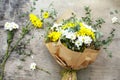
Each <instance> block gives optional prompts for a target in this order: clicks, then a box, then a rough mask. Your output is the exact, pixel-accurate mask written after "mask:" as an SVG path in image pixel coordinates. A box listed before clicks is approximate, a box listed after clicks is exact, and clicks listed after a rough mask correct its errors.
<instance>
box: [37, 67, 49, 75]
mask: <svg viewBox="0 0 120 80" xmlns="http://www.w3.org/2000/svg"><path fill="white" fill-rule="evenodd" d="M36 68H37V69H38V70H41V71H43V72H46V73H47V74H49V75H51V73H50V72H49V71H46V70H44V69H42V68H39V67H36Z"/></svg>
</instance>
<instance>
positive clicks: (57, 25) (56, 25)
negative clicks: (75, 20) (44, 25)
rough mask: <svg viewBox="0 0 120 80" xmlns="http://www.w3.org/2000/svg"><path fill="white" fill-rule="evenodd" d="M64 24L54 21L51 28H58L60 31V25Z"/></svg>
mask: <svg viewBox="0 0 120 80" xmlns="http://www.w3.org/2000/svg"><path fill="white" fill-rule="evenodd" d="M61 25H62V24H57V23H54V24H53V26H52V27H51V30H54V29H56V30H57V31H60V28H59V26H61Z"/></svg>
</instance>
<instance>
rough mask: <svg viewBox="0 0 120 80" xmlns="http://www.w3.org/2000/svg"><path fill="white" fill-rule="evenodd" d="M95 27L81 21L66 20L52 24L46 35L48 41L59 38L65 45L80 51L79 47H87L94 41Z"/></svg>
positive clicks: (55, 40) (54, 40)
mask: <svg viewBox="0 0 120 80" xmlns="http://www.w3.org/2000/svg"><path fill="white" fill-rule="evenodd" d="M95 31H96V30H95V29H93V28H92V27H91V26H88V25H87V24H85V23H84V22H82V21H79V20H76V21H67V20H66V22H63V23H62V24H56V23H55V24H53V26H52V27H51V28H50V30H49V32H48V35H47V37H48V38H49V40H50V42H57V41H58V40H60V41H61V42H62V43H63V44H64V45H65V46H67V47H68V48H70V49H72V50H74V51H81V48H83V47H88V46H90V45H91V44H92V42H94V41H95Z"/></svg>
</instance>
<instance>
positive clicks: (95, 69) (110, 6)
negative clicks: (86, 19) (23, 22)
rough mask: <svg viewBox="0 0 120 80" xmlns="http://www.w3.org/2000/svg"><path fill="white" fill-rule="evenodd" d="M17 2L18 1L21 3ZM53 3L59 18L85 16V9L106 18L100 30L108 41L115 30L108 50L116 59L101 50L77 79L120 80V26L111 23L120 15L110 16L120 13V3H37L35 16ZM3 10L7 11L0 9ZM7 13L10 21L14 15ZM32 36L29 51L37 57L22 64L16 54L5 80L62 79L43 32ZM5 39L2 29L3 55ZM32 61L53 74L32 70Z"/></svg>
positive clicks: (109, 0) (81, 0) (104, 0)
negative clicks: (71, 12)
mask: <svg viewBox="0 0 120 80" xmlns="http://www.w3.org/2000/svg"><path fill="white" fill-rule="evenodd" d="M6 1H12V0H6ZM15 1H16V2H17V1H18V2H19V0H15ZM52 1H54V2H53V4H54V7H55V8H56V9H57V11H58V12H59V16H60V15H61V14H62V13H63V12H64V11H65V10H66V9H72V10H74V11H75V12H76V13H77V15H79V16H83V14H84V6H90V8H91V9H92V13H93V17H94V18H96V17H103V18H104V19H105V21H106V23H105V24H104V25H103V27H102V29H101V31H103V32H104V34H105V38H106V37H107V36H108V33H109V32H110V31H111V29H112V28H115V29H116V32H115V34H116V35H115V39H114V41H113V42H112V44H111V45H110V46H109V47H108V49H109V50H111V51H112V53H113V54H112V55H113V57H112V58H109V57H108V55H107V53H106V52H104V51H103V50H101V51H100V55H99V56H98V58H97V60H96V61H95V63H93V64H91V65H90V66H89V67H88V68H86V69H83V70H80V71H78V80H120V26H119V25H113V24H112V23H111V18H112V17H113V16H117V17H118V18H119V20H120V12H119V14H115V15H110V12H111V11H114V10H119V11H120V0H38V2H37V5H36V8H37V10H36V11H35V13H38V11H39V10H40V8H46V7H48V5H49V4H50V3H51V2H52ZM7 3H8V2H7ZM26 3H29V2H26ZM16 4H17V3H16ZM26 5H27V4H25V6H26ZM25 6H24V7H21V10H26V7H28V5H27V6H26V7H25ZM7 8H8V9H6V10H7V12H9V7H7ZM13 8H16V7H13ZM1 9H4V8H2V7H1ZM10 10H11V8H10ZM12 11H13V10H12ZM3 12H5V11H3ZM7 12H5V13H6V14H5V19H6V20H10V19H9V18H11V17H12V16H10V14H8V13H7ZM3 20H4V19H1V20H0V22H2V21H3ZM3 22H4V21H3ZM2 24H3V23H2ZM31 33H32V35H34V36H35V37H34V38H33V39H32V40H31V41H30V45H29V46H30V47H29V48H31V49H32V50H33V53H34V54H33V56H34V58H33V59H32V58H31V57H27V58H26V61H25V62H22V61H20V59H19V58H21V57H19V56H18V55H17V54H15V53H13V54H12V55H11V57H10V59H9V60H8V62H7V64H6V67H5V78H6V80H60V77H61V76H60V74H59V72H60V71H61V70H62V68H61V67H60V66H59V65H58V64H57V63H56V62H55V61H54V59H53V58H52V57H51V56H50V54H49V52H48V50H47V48H46V47H45V45H44V41H43V38H40V36H41V35H42V34H43V33H44V31H42V30H39V31H32V32H31ZM5 40H6V33H5V32H4V29H3V28H0V45H1V48H0V55H3V53H4V51H5V48H6V41H5ZM32 62H36V63H37V65H38V66H39V67H41V68H43V69H45V70H48V71H49V72H50V73H51V75H49V74H46V73H44V72H42V71H31V70H30V68H29V66H30V63H32ZM18 66H23V68H22V69H21V70H19V69H18Z"/></svg>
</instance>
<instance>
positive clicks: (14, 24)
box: [4, 22, 19, 31]
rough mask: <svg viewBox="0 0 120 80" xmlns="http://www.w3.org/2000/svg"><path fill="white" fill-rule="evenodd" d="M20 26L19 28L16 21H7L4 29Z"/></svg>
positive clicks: (10, 29)
mask: <svg viewBox="0 0 120 80" xmlns="http://www.w3.org/2000/svg"><path fill="white" fill-rule="evenodd" d="M18 28H19V26H18V24H16V23H15V22H11V23H10V22H6V23H5V25H4V29H5V30H9V31H12V30H13V29H18Z"/></svg>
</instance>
